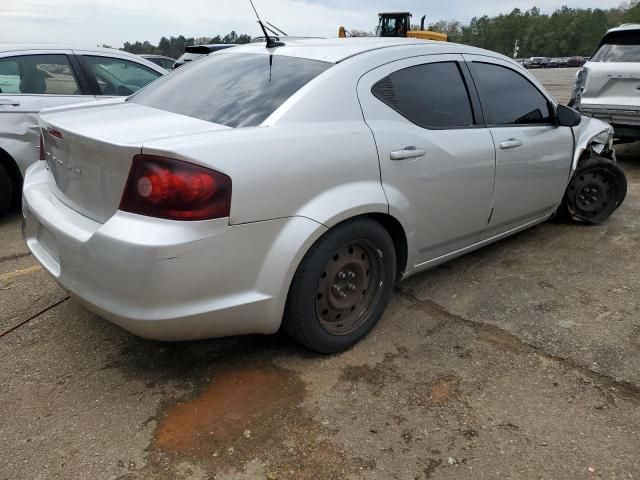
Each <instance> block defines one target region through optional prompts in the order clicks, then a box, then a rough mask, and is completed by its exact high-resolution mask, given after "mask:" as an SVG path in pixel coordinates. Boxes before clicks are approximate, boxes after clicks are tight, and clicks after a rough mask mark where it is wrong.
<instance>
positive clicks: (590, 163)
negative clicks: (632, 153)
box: [561, 155, 627, 224]
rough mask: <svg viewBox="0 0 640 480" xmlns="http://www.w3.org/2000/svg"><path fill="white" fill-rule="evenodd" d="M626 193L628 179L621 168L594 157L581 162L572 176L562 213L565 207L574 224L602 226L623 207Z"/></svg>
mask: <svg viewBox="0 0 640 480" xmlns="http://www.w3.org/2000/svg"><path fill="white" fill-rule="evenodd" d="M626 193H627V180H626V178H625V175H624V172H623V171H622V170H621V169H620V167H619V166H618V165H617V164H616V163H615V162H613V161H611V160H609V159H607V158H603V157H599V156H596V155H594V156H592V157H590V158H588V159H586V160H583V161H582V162H581V163H580V165H579V167H578V170H577V171H576V172H575V173H574V175H573V178H572V179H571V181H570V182H569V186H568V187H567V192H566V195H565V199H564V200H563V206H562V207H561V212H562V208H564V211H565V212H566V216H568V217H569V218H571V219H573V220H575V221H579V222H588V223H594V224H598V223H602V222H603V221H605V220H606V219H607V218H609V216H610V215H611V214H612V213H613V212H614V211H615V210H616V209H617V208H618V207H619V206H620V205H621V204H622V201H623V200H624V198H625V196H626ZM561 214H562V213H561Z"/></svg>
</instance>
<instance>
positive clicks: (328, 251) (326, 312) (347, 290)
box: [284, 218, 396, 353]
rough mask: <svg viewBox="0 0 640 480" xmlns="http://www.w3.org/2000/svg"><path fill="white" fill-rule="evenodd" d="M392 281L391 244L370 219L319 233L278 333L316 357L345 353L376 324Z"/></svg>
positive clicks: (295, 281)
mask: <svg viewBox="0 0 640 480" xmlns="http://www.w3.org/2000/svg"><path fill="white" fill-rule="evenodd" d="M395 277H396V256H395V249H394V245H393V240H392V239H391V237H390V236H389V233H388V232H387V231H386V230H385V228H384V227H382V225H380V224H379V223H377V222H375V221H373V220H371V219H366V218H362V219H355V220H349V221H346V222H344V223H342V224H340V225H338V226H337V227H335V228H333V229H332V230H330V231H329V232H327V233H325V234H324V235H323V236H322V237H321V238H320V239H319V240H318V241H317V242H316V243H315V244H314V245H313V247H311V249H310V250H309V252H307V254H306V255H305V257H304V258H303V259H302V261H301V262H300V265H299V267H298V269H297V271H296V273H295V276H294V278H293V281H292V283H291V288H290V290H289V296H288V299H287V306H286V311H285V317H284V329H285V330H286V331H287V333H289V335H290V336H292V337H293V338H294V339H296V340H298V341H299V342H300V343H302V344H303V345H305V346H306V347H308V348H310V349H311V350H315V351H316V352H320V353H334V352H339V351H342V350H345V349H347V348H349V347H351V346H352V345H354V344H355V343H357V342H358V341H360V340H361V339H362V338H364V337H365V336H366V335H367V334H368V333H369V332H370V331H371V330H372V329H373V327H374V326H375V325H376V324H377V323H378V320H379V319H380V317H381V316H382V313H383V312H384V309H385V307H386V305H387V303H388V301H389V298H390V296H391V292H392V290H393V285H394V282H395Z"/></svg>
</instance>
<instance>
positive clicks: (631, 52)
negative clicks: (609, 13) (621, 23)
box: [591, 30, 640, 62]
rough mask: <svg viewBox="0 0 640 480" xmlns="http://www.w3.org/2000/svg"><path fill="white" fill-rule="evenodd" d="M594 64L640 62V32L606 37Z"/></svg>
mask: <svg viewBox="0 0 640 480" xmlns="http://www.w3.org/2000/svg"><path fill="white" fill-rule="evenodd" d="M591 61H592V62H640V31H637V30H629V31H626V32H624V31H623V32H613V33H610V34H608V35H606V36H605V37H604V38H603V39H602V42H600V46H599V47H598V50H596V53H594V54H593V57H592V58H591Z"/></svg>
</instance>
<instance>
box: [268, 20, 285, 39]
mask: <svg viewBox="0 0 640 480" xmlns="http://www.w3.org/2000/svg"><path fill="white" fill-rule="evenodd" d="M267 25H269V26H270V27H272V28H275V29H276V30H277V31H278V32H280V35H284V36H285V37H286V36H287V34H286V33H285V32H283V31H282V30H280V29H279V28H278V27H276V26H275V25H274V24H273V23H271V22H267Z"/></svg>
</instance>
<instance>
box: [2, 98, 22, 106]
mask: <svg viewBox="0 0 640 480" xmlns="http://www.w3.org/2000/svg"><path fill="white" fill-rule="evenodd" d="M0 105H11V106H13V107H17V106H19V105H20V102H19V101H17V100H11V99H10V98H0Z"/></svg>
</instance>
